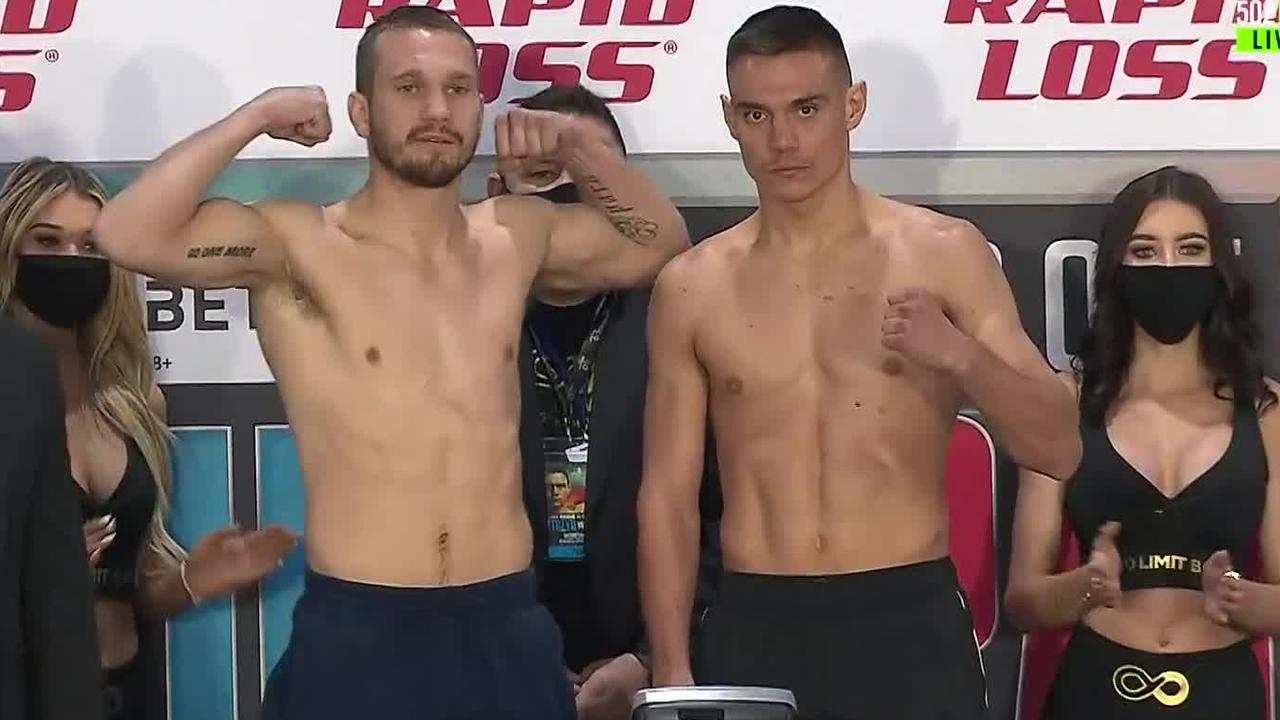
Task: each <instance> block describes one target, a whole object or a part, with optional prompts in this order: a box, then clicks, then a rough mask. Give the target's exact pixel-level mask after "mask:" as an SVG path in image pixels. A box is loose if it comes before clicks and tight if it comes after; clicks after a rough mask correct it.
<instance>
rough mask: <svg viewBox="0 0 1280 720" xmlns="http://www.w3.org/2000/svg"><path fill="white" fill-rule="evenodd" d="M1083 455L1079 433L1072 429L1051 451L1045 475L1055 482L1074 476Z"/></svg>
mask: <svg viewBox="0 0 1280 720" xmlns="http://www.w3.org/2000/svg"><path fill="white" fill-rule="evenodd" d="M1083 453H1084V445H1083V444H1082V443H1081V441H1080V433H1078V432H1075V431H1074V429H1073V431H1072V432H1070V433H1068V434H1067V435H1066V436H1065V437H1063V439H1062V440H1061V441H1059V442H1058V443H1056V444H1055V445H1054V447H1053V448H1052V449H1051V452H1050V455H1051V457H1049V458H1048V462H1047V463H1046V473H1045V474H1046V475H1048V476H1049V477H1051V478H1054V479H1056V480H1066V479H1067V478H1069V477H1071V476H1072V475H1075V474H1076V469H1077V468H1078V467H1079V466H1080V458H1081V456H1082V455H1083Z"/></svg>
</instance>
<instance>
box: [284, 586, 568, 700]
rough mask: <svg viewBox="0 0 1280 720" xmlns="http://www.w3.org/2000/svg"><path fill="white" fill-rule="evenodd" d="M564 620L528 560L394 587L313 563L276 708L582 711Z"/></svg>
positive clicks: (295, 620)
mask: <svg viewBox="0 0 1280 720" xmlns="http://www.w3.org/2000/svg"><path fill="white" fill-rule="evenodd" d="M562 654H563V651H562V648H561V643H560V631H559V629H558V628H557V627H556V624H555V621H554V620H553V619H552V618H551V614H550V613H549V612H547V610H546V608H544V607H543V606H542V605H539V604H538V603H537V601H536V599H535V584H534V579H533V574H532V573H531V572H522V573H517V574H514V575H508V576H505V577H501V578H497V579H495V580H490V581H486V582H481V583H476V584H473V585H465V586H460V587H448V588H438V589H437V588H432V589H419V588H392V587H385V586H378V585H365V584H359V583H352V582H346V581H342V580H337V579H334V578H330V577H325V576H321V575H319V574H317V573H315V572H308V573H307V579H306V587H305V589H304V591H303V594H302V597H301V598H300V599H299V601H298V605H297V607H296V608H295V610H294V615H293V634H292V637H291V638H290V641H289V647H288V649H287V650H286V651H285V654H284V656H283V657H282V658H281V659H280V662H279V664H278V665H277V666H276V668H275V670H274V671H273V672H272V673H271V677H270V679H269V680H268V685H267V692H266V697H265V698H264V701H263V704H264V710H263V717H264V718H266V719H267V720H328V719H330V718H332V719H333V720H352V718H377V719H378V720H401V719H402V718H403V719H408V718H413V720H419V719H420V718H441V719H442V720H573V718H574V716H575V711H574V703H573V691H572V689H571V687H570V685H569V681H568V678H567V677H566V676H565V672H564V661H563V657H562Z"/></svg>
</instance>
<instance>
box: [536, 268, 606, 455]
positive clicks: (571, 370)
mask: <svg viewBox="0 0 1280 720" xmlns="http://www.w3.org/2000/svg"><path fill="white" fill-rule="evenodd" d="M612 299H613V295H612V294H606V295H604V296H603V297H601V298H600V301H599V303H598V304H597V305H596V311H595V314H594V315H593V317H592V321H591V331H590V332H589V333H587V337H586V339H585V340H584V341H583V342H582V347H581V348H580V349H579V350H578V352H577V353H576V354H574V355H570V356H565V355H564V354H563V353H561V351H560V349H559V348H557V347H556V346H555V343H554V342H552V340H551V334H550V333H549V332H547V331H546V328H540V327H538V323H536V322H531V323H529V338H530V340H531V341H532V344H533V363H534V372H535V374H536V375H538V376H539V377H540V379H543V380H545V381H546V385H547V387H548V388H549V389H550V390H551V392H552V394H553V395H554V397H555V400H556V408H557V410H558V412H559V414H560V420H561V422H562V423H563V428H564V431H565V433H566V435H568V438H569V442H570V443H575V442H578V440H579V439H581V440H582V441H584V442H585V441H586V440H587V425H588V419H589V417H590V414H591V401H592V396H593V394H594V393H593V391H594V389H595V371H596V357H597V355H598V354H599V352H600V341H601V340H602V339H603V338H604V327H605V324H606V323H608V321H609V313H610V310H611V308H612V304H613V303H612Z"/></svg>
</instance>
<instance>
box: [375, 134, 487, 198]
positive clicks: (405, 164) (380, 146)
mask: <svg viewBox="0 0 1280 720" xmlns="http://www.w3.org/2000/svg"><path fill="white" fill-rule="evenodd" d="M414 132H421V131H414ZM438 132H445V133H448V134H450V135H452V136H453V137H454V139H455V140H456V141H457V143H458V144H457V145H456V146H454V147H462V148H463V150H464V152H463V153H462V155H461V156H459V157H458V159H457V160H449V159H445V158H442V157H438V156H437V157H411V156H409V154H408V153H407V152H405V146H406V145H407V144H408V142H409V141H408V140H404V141H401V142H394V141H392V140H391V139H390V138H389V137H387V135H386V134H385V133H383V132H379V131H378V130H377V129H376V128H371V129H370V133H369V141H370V142H369V147H370V151H371V152H372V153H373V155H374V157H375V158H377V160H378V162H379V163H381V164H382V166H383V167H385V168H387V169H388V170H390V171H391V172H392V174H394V175H395V176H396V177H398V178H400V179H401V180H404V181H405V182H407V183H409V184H411V185H416V186H418V187H424V188H431V189H438V188H442V187H445V186H447V185H448V184H449V183H451V182H453V181H454V179H455V178H457V177H458V176H459V175H461V174H462V171H463V170H465V169H466V168H467V165H469V164H470V163H471V159H472V158H473V157H475V154H476V141H475V140H473V141H472V142H471V144H470V146H468V147H463V140H462V138H461V137H460V136H459V135H458V134H457V133H454V132H452V131H449V130H443V131H438ZM477 140H478V138H477Z"/></svg>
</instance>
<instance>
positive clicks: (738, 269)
mask: <svg viewBox="0 0 1280 720" xmlns="http://www.w3.org/2000/svg"><path fill="white" fill-rule="evenodd" d="M727 66H728V67H727V69H728V80H729V90H730V93H731V96H730V97H728V98H724V99H723V104H724V116H725V121H726V123H727V124H728V127H729V130H730V132H731V133H732V134H733V136H734V138H735V139H737V141H738V143H739V145H740V147H741V151H742V156H743V161H744V164H745V166H746V169H747V171H748V173H749V174H750V175H751V176H752V178H753V179H754V180H755V183H756V185H757V188H758V192H759V195H760V208H759V211H758V212H757V213H755V214H754V215H753V216H751V217H750V218H748V219H747V220H745V221H743V222H742V223H741V224H739V225H737V226H736V227H733V228H730V229H729V230H727V231H725V232H724V233H722V234H720V235H717V236H715V237H712V238H710V239H708V240H706V241H704V242H702V243H699V245H698V246H697V247H696V248H694V249H693V250H691V251H689V252H688V253H685V254H684V255H682V256H681V257H679V258H676V259H675V260H673V261H672V262H671V264H670V265H668V266H667V267H666V269H665V270H663V272H662V274H661V276H660V277H659V279H658V282H657V285H656V288H655V290H654V299H653V306H652V309H651V314H650V353H649V359H650V380H649V390H648V393H649V394H648V405H647V407H646V413H647V421H646V439H645V446H646V450H645V468H644V479H643V484H642V489H641V497H640V563H641V571H640V572H641V592H642V597H643V601H644V602H643V604H644V610H645V620H646V625H647V627H648V629H649V633H650V639H651V644H652V646H653V653H654V655H653V663H654V665H653V671H654V683H655V685H682V684H688V683H690V682H691V681H692V680H693V679H694V678H695V677H696V679H697V681H698V682H699V683H700V684H713V685H716V684H725V685H764V686H773V687H786V688H789V689H791V690H792V691H793V692H795V694H796V699H797V702H798V704H799V710H800V715H801V717H813V718H828V717H840V718H845V717H856V718H859V719H861V718H894V719H895V720H911V719H914V718H921V719H922V720H924V719H926V718H927V719H928V720H939V719H945V718H965V719H966V720H967V719H969V718H974V719H975V720H976V719H977V718H981V717H983V714H984V705H985V694H984V681H983V677H982V671H981V666H980V660H979V658H978V655H977V650H976V648H975V646H974V637H973V629H972V621H971V619H970V615H969V613H968V610H967V608H966V606H965V605H964V601H963V596H962V593H960V588H959V586H958V584H957V580H956V576H955V569H954V567H953V566H952V565H951V563H950V560H949V557H948V542H947V506H946V493H945V488H944V484H943V473H944V465H945V462H946V456H947V450H948V446H949V439H950V437H951V432H952V427H953V425H954V423H955V418H956V413H957V412H958V410H959V409H960V407H961V401H962V399H963V398H965V397H968V398H969V399H970V400H971V401H972V402H973V403H974V404H976V405H977V407H978V408H979V409H980V410H981V411H982V412H983V414H984V415H985V417H986V419H987V420H988V422H989V423H990V425H991V426H992V427H993V428H994V430H995V434H996V435H997V437H998V438H999V440H1000V441H1001V442H1002V443H1003V445H1004V447H1005V448H1007V450H1008V451H1009V452H1010V453H1011V454H1012V455H1013V457H1015V458H1017V459H1018V460H1019V462H1025V463H1030V464H1032V465H1035V466H1036V467H1038V468H1041V469H1042V470H1043V471H1044V472H1045V473H1047V474H1049V475H1052V476H1054V477H1066V476H1067V475H1068V474H1069V473H1070V472H1071V471H1072V470H1073V468H1074V467H1075V464H1076V463H1077V462H1078V458H1079V453H1080V448H1079V437H1078V435H1077V433H1076V425H1075V422H1076V420H1075V417H1076V415H1075V412H1076V411H1075V405H1074V402H1073V399H1072V397H1071V395H1070V393H1069V392H1067V390H1066V388H1065V387H1064V386H1063V385H1062V383H1060V382H1059V381H1058V380H1057V379H1056V378H1055V377H1054V375H1053V372H1052V371H1051V369H1050V368H1049V366H1048V365H1047V363H1046V362H1045V361H1044V359H1043V358H1042V357H1041V356H1040V354H1039V352H1038V351H1037V350H1036V348H1035V346H1034V345H1033V344H1032V343H1031V341H1030V340H1029V339H1028V338H1027V336H1026V335H1025V334H1024V332H1023V330H1022V327H1021V324H1020V322H1019V318H1018V315H1017V310H1016V308H1015V306H1014V302H1013V297H1012V295H1011V293H1010V291H1009V287H1008V285H1007V284H1006V282H1005V279H1004V276H1003V274H1002V273H1001V270H1000V267H999V266H998V264H997V263H996V261H995V258H994V257H993V254H992V252H991V250H990V249H989V247H988V245H987V243H986V240H985V238H983V236H982V234H981V233H980V232H979V231H978V230H976V229H975V228H974V227H973V226H971V225H970V224H968V223H965V222H963V221H960V220H956V219H953V218H950V217H945V216H943V215H940V214H937V213H934V212H931V211H929V210H927V209H923V208H918V207H911V206H907V205H903V204H900V203H897V202H893V201H890V200H888V199H885V198H882V197H878V196H876V195H875V194H873V193H872V192H870V191H868V190H867V189H865V188H862V187H859V186H858V185H855V184H854V183H853V181H852V180H851V178H850V171H849V153H848V142H849V132H850V131H852V130H853V129H854V128H855V127H857V125H858V123H859V122H860V120H861V119H862V115H863V111H864V108H865V105H866V88H865V85H864V84H863V83H857V84H854V83H852V82H851V80H852V78H851V73H850V69H849V64H848V59H847V57H846V55H845V50H844V44H843V41H842V39H841V37H840V34H839V32H838V31H837V30H836V29H835V28H834V27H832V26H831V25H830V24H829V23H828V22H827V21H826V20H825V19H824V18H822V16H821V15H819V14H818V13H817V12H815V11H813V10H809V9H804V8H794V7H777V8H773V9H770V10H765V11H762V12H760V13H759V14H757V15H755V16H753V17H752V18H750V19H749V20H747V22H746V24H745V25H743V27H742V28H741V29H740V30H738V31H737V33H735V35H734V36H733V38H732V39H731V40H730V41H729V48H728V63H727ZM708 412H710V417H711V422H712V426H713V428H714V431H715V436H716V444H717V446H718V452H719V461H720V474H721V483H722V485H723V492H724V515H723V520H722V530H721V534H722V543H723V553H724V567H725V569H726V573H727V574H726V577H725V578H724V582H723V585H722V586H721V595H720V602H719V603H718V605H717V606H715V607H713V608H712V609H711V610H710V612H709V613H708V614H707V616H706V617H705V624H704V626H703V630H702V636H701V643H700V650H699V656H698V658H696V659H694V661H692V662H691V659H690V657H689V644H688V632H687V631H688V615H689V607H690V599H691V598H692V596H693V588H694V578H695V572H696V567H697V548H698V482H697V481H698V477H699V476H700V470H701V467H702V463H703V461H704V458H703V444H702V440H701V439H702V434H701V432H700V431H699V428H701V427H703V423H704V422H705V419H706V417H707V415H706V414H707V413H708ZM1059 413H1060V414H1059Z"/></svg>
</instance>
